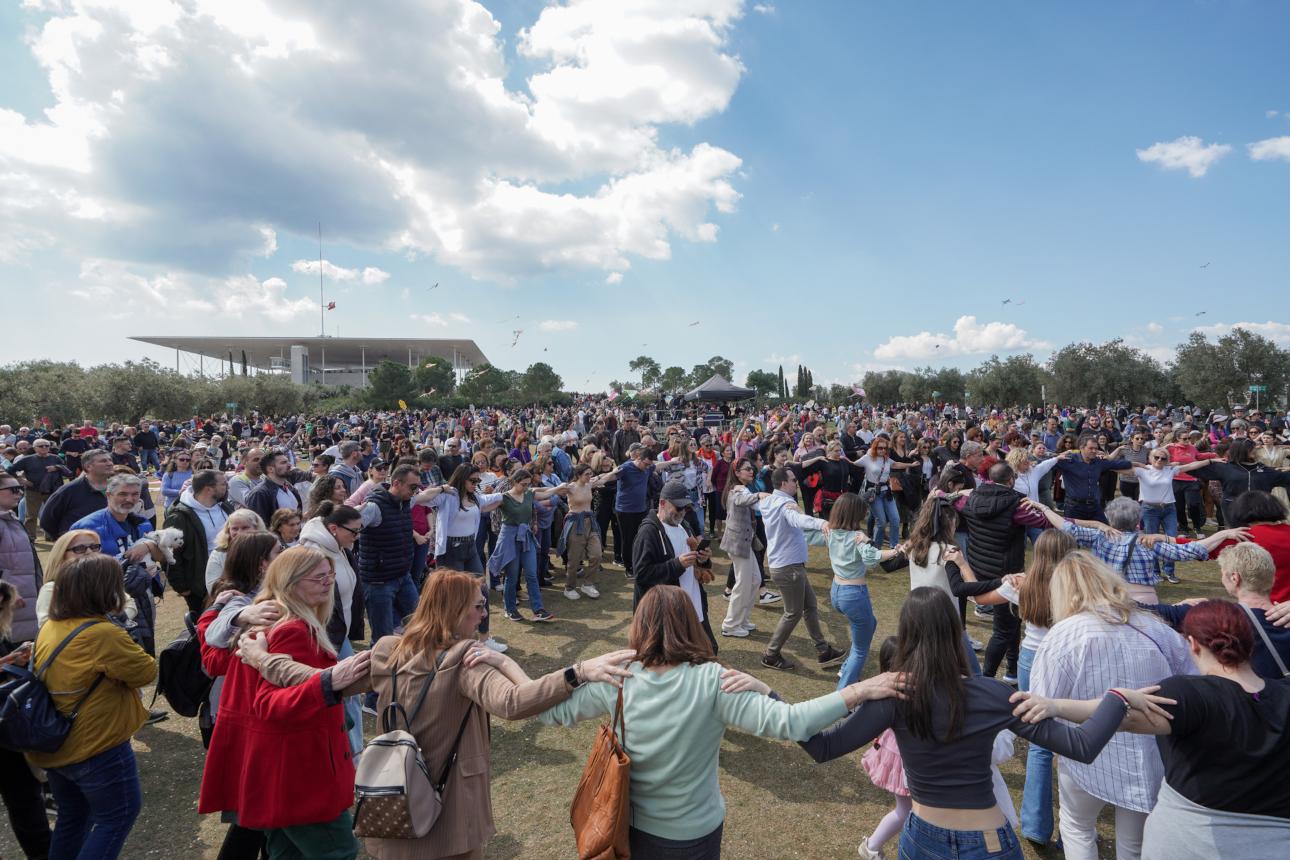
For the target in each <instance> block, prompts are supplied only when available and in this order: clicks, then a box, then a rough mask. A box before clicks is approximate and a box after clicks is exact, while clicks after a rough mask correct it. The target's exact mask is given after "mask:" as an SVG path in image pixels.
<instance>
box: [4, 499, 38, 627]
mask: <svg viewBox="0 0 1290 860" xmlns="http://www.w3.org/2000/svg"><path fill="white" fill-rule="evenodd" d="M0 578H2V579H4V581H5V582H8V583H9V584H10V585H12V586H13V587H14V589H15V590H16V591H17V592H18V596H19V597H21V598H22V599H23V601H25V602H26V604H27V605H26V606H23V607H20V608H17V609H15V610H14V613H13V629H12V630H10V632H9V641H10V642H13V643H15V644H17V643H20V642H34V641H35V639H36V630H37V627H38V625H37V623H36V595H37V594H39V593H40V586H41V585H42V584H43V582H44V575H43V572H42V571H41V568H40V559H39V558H38V557H37V556H36V547H35V545H34V544H32V542H31V538H29V537H28V536H27V530H26V529H25V528H23V526H22V521H21V520H19V519H18V515H17V514H16V513H15V512H14V511H0Z"/></svg>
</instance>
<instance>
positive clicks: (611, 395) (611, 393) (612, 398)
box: [608, 388, 618, 403]
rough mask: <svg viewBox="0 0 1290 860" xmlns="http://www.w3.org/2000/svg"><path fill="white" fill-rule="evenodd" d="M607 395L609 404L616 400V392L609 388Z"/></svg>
mask: <svg viewBox="0 0 1290 860" xmlns="http://www.w3.org/2000/svg"><path fill="white" fill-rule="evenodd" d="M608 394H609V402H610V403H613V402H614V401H615V400H617V399H618V392H617V391H614V390H613V389H612V388H611V389H609V391H608Z"/></svg>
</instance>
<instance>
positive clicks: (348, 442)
mask: <svg viewBox="0 0 1290 860" xmlns="http://www.w3.org/2000/svg"><path fill="white" fill-rule="evenodd" d="M0 456H2V457H3V464H2V465H3V471H0V633H3V652H4V653H3V656H2V657H0V663H2V664H5V665H9V664H13V665H28V664H29V665H30V666H31V667H32V669H33V670H34V671H37V673H38V674H40V675H41V678H42V679H43V682H44V684H45V685H46V686H47V687H48V689H49V691H50V694H51V695H52V696H53V699H54V702H55V704H56V706H57V708H58V709H59V710H60V711H61V712H62V713H64V714H66V715H69V716H71V717H72V718H73V722H72V728H71V732H70V734H69V735H68V736H67V739H66V741H65V742H64V743H63V745H62V746H61V747H59V748H58V749H57V750H56V751H54V752H34V751H24V750H13V749H0V759H2V760H0V774H2V776H0V797H3V800H4V803H5V806H6V809H7V812H8V815H9V820H10V823H11V825H12V829H13V833H14V836H15V838H16V840H17V842H18V843H19V845H20V846H21V848H22V850H23V851H24V852H25V853H26V855H27V856H28V857H52V858H72V857H84V858H110V857H115V856H118V855H119V854H120V853H121V851H122V847H123V846H124V844H125V841H126V839H127V837H128V834H129V832H130V829H131V827H132V826H133V823H134V821H135V819H136V817H137V816H138V814H139V811H140V809H141V807H142V804H143V803H144V801H145V799H144V798H143V796H142V791H141V782H140V777H139V771H138V766H137V764H136V762H135V758H134V752H133V747H132V744H131V739H132V738H133V736H134V735H135V734H136V733H137V732H138V731H140V729H141V728H142V727H143V726H144V725H146V724H148V723H155V722H157V721H160V720H163V719H167V718H168V717H169V716H170V714H169V712H167V711H166V710H164V709H155V710H153V709H150V708H149V707H146V706H145V705H144V703H143V699H142V697H141V695H140V693H141V690H142V689H143V688H145V687H148V686H151V685H153V684H154V683H156V682H157V671H158V669H157V667H158V664H157V660H156V656H157V651H158V648H157V642H156V607H157V603H158V601H159V600H160V599H161V598H162V596H163V595H165V594H167V593H168V592H173V593H174V594H175V595H176V596H178V597H180V598H182V600H183V601H184V604H185V608H186V609H187V610H188V612H189V621H190V624H191V628H192V630H193V636H194V637H195V638H194V640H193V641H194V642H195V643H196V645H197V646H198V647H199V648H200V657H201V670H200V671H201V672H202V673H204V674H203V677H204V678H206V679H207V681H208V683H209V684H210V686H209V691H208V692H207V693H205V694H204V695H203V697H202V698H203V701H202V702H201V703H200V708H199V709H198V716H197V719H198V721H199V725H200V728H201V735H202V739H203V742H204V744H205V745H206V746H207V748H208V749H207V755H206V759H205V767H204V771H203V773H202V774H201V775H200V784H201V788H200V800H199V811H200V812H202V813H219V814H220V815H221V816H222V817H223V819H224V820H225V821H227V823H228V829H227V831H226V833H225V837H224V841H223V844H222V846H221V849H220V854H219V856H220V857H221V858H257V857H261V856H267V857H273V858H295V857H300V858H338V860H339V858H353V857H356V856H357V855H358V853H359V851H360V843H359V839H358V837H356V836H355V820H354V818H353V817H352V816H351V810H352V809H354V804H355V788H356V770H355V765H356V763H358V762H361V761H362V760H363V756H364V755H368V754H370V753H367V752H365V742H366V741H369V740H371V735H372V731H371V730H370V728H369V730H368V731H367V733H366V734H365V732H364V713H366V714H367V715H369V717H377V716H380V717H381V718H382V720H383V721H385V720H388V719H389V717H390V714H391V713H395V712H399V713H402V715H403V719H404V721H405V723H404V725H405V726H406V728H407V731H408V732H409V734H410V736H411V737H412V738H413V739H414V740H415V745H416V748H417V751H418V754H419V755H420V757H421V758H422V759H423V761H424V767H425V768H426V770H427V773H428V774H440V773H442V775H443V776H442V783H441V784H440V785H439V786H437V787H438V788H439V789H440V793H441V796H442V810H441V812H440V814H439V816H438V818H437V819H434V823H433V826H431V827H429V829H428V830H427V831H425V832H424V833H423V834H422V835H416V834H414V833H408V834H406V835H404V836H402V837H397V836H391V835H380V836H373V835H370V832H371V831H365V832H367V833H368V834H369V835H365V836H364V837H363V845H362V848H363V850H366V851H367V852H368V853H369V854H371V855H373V856H376V857H391V858H402V857H419V858H420V857H426V858H482V857H483V853H484V848H485V846H486V844H487V843H488V840H489V839H490V838H491V837H492V836H493V835H494V833H495V831H496V827H495V824H494V819H493V810H492V805H491V800H490V793H489V782H490V757H489V729H488V726H489V718H490V716H496V717H499V718H502V719H507V720H521V719H528V718H537V719H539V720H540V721H542V722H543V723H546V724H549V725H571V724H573V723H576V722H578V721H582V720H587V719H592V718H595V717H599V716H606V715H615V714H617V716H618V717H620V718H621V720H622V722H623V724H624V725H626V726H627V727H629V728H628V729H627V731H625V732H624V733H623V735H622V738H621V743H622V745H623V748H624V749H625V751H626V752H627V753H628V755H629V756H630V758H631V781H630V831H629V834H628V837H627V838H628V840H629V844H630V852H631V855H632V856H634V857H636V858H647V859H648V858H673V860H681V858H696V860H697V858H715V857H719V856H720V853H721V843H722V834H723V826H724V821H725V802H724V799H723V797H722V794H721V790H720V787H719V784H718V777H717V774H718V765H719V750H720V745H721V738H722V736H723V734H724V732H725V731H726V729H727V728H728V727H735V728H738V729H741V730H743V731H745V732H750V733H753V734H757V735H762V736H766V737H773V738H780V739H784V740H794V741H797V742H799V744H800V745H801V746H802V748H803V749H804V750H805V751H806V753H807V754H808V755H810V756H811V757H812V758H813V759H815V760H816V761H821V762H822V761H827V760H831V759H834V758H837V757H840V756H843V755H846V754H847V753H849V752H852V751H856V750H861V749H865V748H867V752H865V753H864V756H863V767H864V772H865V773H866V774H867V775H868V777H869V779H870V780H871V781H872V782H873V783H874V785H875V786H876V787H877V788H878V789H880V790H882V791H885V792H889V793H891V794H892V795H893V806H894V808H893V809H892V811H891V813H890V814H888V815H887V816H886V817H884V818H883V819H881V820H880V821H877V822H871V823H870V824H872V830H871V832H870V835H869V836H868V837H867V838H865V839H863V840H862V841H861V843H860V845H859V852H860V855H861V856H862V857H881V856H884V853H883V852H884V851H885V850H886V846H887V845H888V844H889V843H890V842H891V841H892V840H893V839H896V838H897V836H898V837H899V843H900V847H899V853H900V856H901V857H910V858H921V857H931V858H963V860H969V858H985V857H988V858H995V857H1007V858H1018V857H1021V856H1022V855H1021V843H1022V841H1023V840H1029V841H1030V842H1032V843H1034V844H1036V845H1048V844H1050V843H1052V842H1053V841H1054V839H1056V841H1057V842H1059V843H1060V844H1061V845H1062V847H1063V849H1064V851H1065V856H1067V857H1068V858H1079V860H1086V858H1088V860H1091V858H1096V857H1097V856H1098V847H1097V820H1098V817H1099V815H1100V814H1101V813H1102V811H1103V810H1104V809H1106V808H1107V807H1108V806H1109V807H1112V808H1113V810H1114V819H1115V828H1114V832H1115V842H1116V854H1117V857H1120V858H1135V857H1149V858H1156V857H1170V858H1189V857H1197V858H1200V857H1205V858H1210V857H1232V858H1238V857H1239V858H1260V857H1273V856H1279V855H1280V853H1281V852H1283V851H1284V847H1283V846H1284V845H1285V844H1287V842H1286V840H1287V837H1290V789H1287V788H1286V786H1285V782H1284V780H1282V779H1281V778H1280V775H1281V773H1282V771H1283V770H1284V768H1285V767H1286V766H1288V765H1290V735H1288V734H1287V733H1288V732H1290V686H1287V683H1290V682H1287V680H1286V679H1287V678H1288V677H1290V669H1287V665H1288V664H1290V524H1287V522H1286V520H1287V516H1288V512H1290V509H1288V508H1287V500H1286V489H1287V488H1290V470H1288V469H1287V467H1288V466H1290V431H1288V428H1287V421H1286V414H1285V413H1284V412H1283V411H1282V412H1279V411H1259V410H1251V409H1248V408H1247V407H1245V406H1243V405H1239V404H1237V405H1236V406H1234V407H1233V408H1232V409H1231V410H1230V414H1227V413H1226V412H1225V413H1217V412H1201V411H1196V410H1194V409H1192V408H1190V407H1174V406H1172V405H1168V406H1154V405H1149V406H1145V407H1142V408H1139V409H1136V410H1133V409H1130V408H1128V407H1125V406H1118V407H1113V408H1099V409H1060V408H1052V407H1049V408H1034V409H1030V408H1011V409H987V410H972V409H969V408H965V407H955V406H945V405H923V406H919V407H915V406H897V407H892V408H885V409H884V408H875V407H873V406H869V405H867V404H863V403H859V402H857V403H855V404H853V405H850V406H841V407H831V408H816V407H815V405H814V404H780V405H771V406H764V407H748V408H734V407H731V406H726V407H724V409H714V410H713V411H712V412H710V413H709V412H704V411H702V410H696V409H693V408H690V409H685V408H678V409H673V408H671V407H670V406H669V404H666V403H663V402H659V403H655V404H638V405H635V406H625V405H623V404H622V403H621V402H616V401H615V400H613V399H607V398H603V397H597V398H592V397H587V398H582V399H580V400H578V401H577V402H576V403H575V404H573V405H571V406H563V407H533V408H529V409H515V410H503V409H492V408H473V407H472V408H470V409H462V410H448V411H437V410H431V411H420V412H414V411H406V410H404V411H399V412H379V411H373V412H367V413H345V414H336V415H318V416H302V415H296V416H263V415H259V414H255V413H252V414H248V415H246V416H241V415H224V416H218V417H197V418H193V419H190V420H182V421H179V420H151V419H144V420H141V421H139V422H138V423H137V424H134V425H121V424H107V423H98V424H96V423H95V422H93V421H92V420H86V421H84V422H83V423H81V424H79V425H69V426H68V427H66V428H56V427H51V426H48V425H35V426H20V427H18V428H17V430H16V431H15V430H14V428H13V427H12V426H11V425H0ZM46 542H48V543H50V544H52V545H51V546H49V547H46V546H45V543H46ZM811 545H818V546H820V547H822V548H823V549H824V553H823V555H817V556H816V558H817V559H819V558H824V557H826V558H827V566H828V568H829V572H830V573H831V582H830V583H829V592H828V606H827V611H832V612H836V613H838V615H839V616H840V617H841V618H842V619H843V620H844V621H845V628H846V629H847V630H848V631H849V633H850V642H831V641H829V638H828V636H827V635H826V625H825V624H824V623H822V614H821V613H822V611H825V610H826V607H824V606H822V603H821V601H820V599H819V598H818V597H817V594H816V591H815V588H814V587H813V585H812V582H811V571H812V569H816V570H818V571H819V572H823V570H824V568H823V565H822V563H821V562H819V561H816V562H812V557H811V555H810V551H809V548H810V546H811ZM42 553H43V554H44V563H43V564H42V560H41V556H42ZM1208 559H1217V562H1218V565H1219V568H1220V570H1221V575H1222V585H1223V587H1224V588H1225V589H1226V591H1227V592H1228V595H1229V597H1230V599H1227V600H1213V599H1209V600H1203V599H1199V598H1192V599H1185V600H1180V601H1175V602H1173V603H1172V604H1170V603H1166V602H1164V601H1163V600H1162V598H1161V596H1160V594H1159V592H1158V586H1159V585H1160V583H1161V582H1162V581H1167V582H1170V583H1179V582H1185V581H1186V580H1187V578H1188V576H1189V575H1188V573H1187V565H1188V563H1189V562H1193V561H1201V560H1208ZM718 565H719V566H720V567H722V568H725V571H724V572H725V574H726V575H725V579H724V588H722V582H721V580H720V579H719V577H718V575H717V569H718ZM877 565H881V566H882V567H883V569H884V570H886V571H888V572H895V571H903V570H906V569H907V570H908V577H909V589H910V590H909V594H908V596H907V598H906V599H905V600H904V602H903V606H902V608H901V610H900V613H899V618H898V619H897V632H896V635H895V636H894V637H892V638H891V639H889V640H887V641H885V642H882V643H880V645H879V648H878V655H877V657H878V659H877V661H876V662H877V664H878V665H877V667H873V666H871V664H870V659H869V658H870V651H871V649H872V648H873V638H874V636H875V632H876V630H877V627H878V623H877V617H876V614H875V610H874V602H873V600H872V599H871V597H870V593H869V586H868V584H867V579H866V574H867V571H869V570H870V569H872V568H873V567H875V566H877ZM618 590H621V591H622V592H623V593H624V594H625V593H627V592H630V594H631V597H632V601H631V602H632V610H633V612H632V620H631V624H630V630H629V633H628V636H627V639H626V641H625V642H623V643H621V644H622V645H623V647H622V648H621V649H620V650H615V651H612V652H609V653H606V654H604V655H601V656H599V657H596V658H594V659H589V660H582V661H580V662H576V663H574V664H573V665H570V666H568V667H567V668H564V669H561V670H558V671H556V672H552V673H550V674H548V675H545V676H543V677H541V678H538V679H536V680H534V679H531V678H529V676H528V675H527V674H526V673H525V671H524V669H523V667H522V666H521V665H520V664H519V663H518V662H516V661H515V660H514V659H512V658H511V657H510V656H508V655H507V654H506V652H507V650H508V646H507V644H506V642H505V641H504V633H505V630H504V629H499V627H500V626H501V625H499V624H497V623H495V622H494V619H493V618H492V612H493V608H494V607H495V606H497V605H499V604H500V610H498V611H499V613H500V615H501V616H502V619H504V621H502V625H506V624H510V625H528V624H534V625H543V626H545V625H550V626H551V628H553V629H559V626H560V621H561V617H562V616H564V615H566V614H567V615H568V616H570V617H577V616H579V615H581V614H584V612H585V611H586V610H584V608H583V607H584V605H585V604H583V603H581V601H594V600H597V599H599V598H600V597H601V596H602V595H603V594H605V593H606V592H607V591H618ZM494 593H496V596H494ZM718 594H720V595H721V597H723V598H724V600H725V607H724V610H723V609H721V608H719V607H717V606H715V605H714V603H715V600H716V599H717V596H718ZM525 604H526V605H525ZM759 604H760V605H762V606H766V607H771V608H772V609H775V610H778V611H779V612H780V615H779V618H778V621H777V623H776V624H775V626H774V628H773V629H772V630H769V631H766V632H764V633H758V630H757V627H756V625H755V624H754V623H753V622H752V617H753V613H752V609H753V607H754V606H756V605H759ZM969 606H971V607H972V610H971V611H972V612H974V613H976V614H979V615H981V616H983V617H985V618H988V619H989V623H990V627H991V635H990V637H989V640H988V642H984V643H983V642H979V641H977V640H975V639H973V638H972V637H971V636H970V635H969V633H968V627H967V624H966V622H967V617H968V616H967V613H968V611H969ZM714 613H715V614H716V616H717V617H716V619H715V620H714V619H713V617H712V616H713V614H714ZM799 623H804V627H805V631H806V633H807V635H808V636H809V638H810V640H811V643H812V645H813V647H814V653H815V665H816V668H817V670H818V669H826V670H827V671H828V672H829V673H830V675H829V677H830V678H831V677H832V674H831V673H832V672H833V671H835V670H836V672H837V684H836V690H835V692H832V693H829V694H827V695H823V696H820V697H819V698H816V699H812V700H809V701H805V702H800V703H795V704H790V703H787V702H784V701H782V700H781V699H780V697H779V696H777V695H776V694H775V693H774V692H772V690H771V688H770V686H769V684H768V683H767V681H768V680H770V679H771V678H773V677H774V674H773V673H774V672H795V671H798V670H799V669H800V667H799V666H798V664H797V663H796V662H795V661H794V660H793V659H791V658H790V657H789V656H788V655H787V654H786V653H785V651H786V645H788V644H789V643H790V641H791V638H792V636H793V633H794V631H795V630H796V629H797V627H798V625H799ZM537 629H541V628H540V627H539V628H537ZM755 634H756V638H757V640H758V641H759V642H760V641H761V640H763V639H764V647H762V648H761V656H760V666H761V667H764V668H765V669H767V670H771V671H770V672H769V673H763V672H761V671H760V670H759V671H758V672H757V673H755V674H753V673H745V672H741V671H737V670H734V669H730V668H723V667H722V665H721V664H720V663H718V661H717V655H718V653H719V651H720V647H721V644H722V642H723V640H731V639H734V640H747V639H749V638H750V637H753V636H754V635H755ZM978 653H979V656H978ZM875 668H876V669H877V671H874V669H875ZM867 672H868V677H866V673H867ZM42 673H43V674H42ZM758 675H764V677H757V676H758ZM203 689H205V688H203ZM392 706H396V707H392ZM387 729H388V726H387ZM378 733H379V732H378ZM1016 737H1020V738H1023V739H1025V740H1026V741H1027V742H1028V745H1027V753H1026V769H1025V773H1026V776H1025V785H1024V790H1023V793H1022V803H1021V808H1020V811H1019V812H1018V810H1016V809H1015V808H1014V805H1013V801H1012V797H1011V794H1010V793H1009V792H1008V791H1007V789H1006V786H1004V784H1003V782H1002V778H1001V777H1000V775H999V770H998V766H999V764H1000V763H1001V762H1003V761H1006V760H1007V759H1009V758H1011V756H1012V755H1013V740H1014V739H1015V738H1016ZM1054 770H1056V774H1055V777H1056V780H1055V781H1056V795H1055V796H1054V790H1053V787H1054ZM197 778H198V777H197V776H196V775H195V776H194V779H197ZM359 788H360V789H362V786H361V785H360V786H359ZM362 796H363V795H362V792H361V790H360V797H362ZM1054 801H1056V803H1055V802H1054ZM363 802H366V801H363ZM1055 807H1056V809H1055ZM358 809H359V812H360V814H361V803H360V805H359V807H358ZM51 813H52V814H54V815H55V816H56V817H55V824H54V826H53V827H52V829H51V827H50V825H49V818H48V815H49V814H51ZM359 830H363V827H361V826H360V827H359Z"/></svg>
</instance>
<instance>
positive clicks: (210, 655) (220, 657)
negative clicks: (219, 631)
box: [197, 606, 233, 678]
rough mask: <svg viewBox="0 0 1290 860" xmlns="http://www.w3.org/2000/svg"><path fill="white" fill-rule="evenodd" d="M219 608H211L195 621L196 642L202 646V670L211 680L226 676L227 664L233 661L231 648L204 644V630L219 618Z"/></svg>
mask: <svg viewBox="0 0 1290 860" xmlns="http://www.w3.org/2000/svg"><path fill="white" fill-rule="evenodd" d="M219 613H220V607H216V606H213V607H211V608H210V609H207V610H206V611H205V612H203V613H202V615H201V617H200V618H198V619H197V641H198V642H199V643H201V646H202V668H203V669H205V670H206V674H207V675H209V676H210V677H212V678H222V677H224V676H225V675H226V674H228V664H229V663H230V662H232V660H233V649H232V648H216V647H214V646H213V645H207V644H206V630H207V629H208V628H209V627H210V626H211V624H213V623H214V622H215V619H216V618H219Z"/></svg>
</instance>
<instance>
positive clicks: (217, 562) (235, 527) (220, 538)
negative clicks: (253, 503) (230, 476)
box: [206, 508, 267, 594]
mask: <svg viewBox="0 0 1290 860" xmlns="http://www.w3.org/2000/svg"><path fill="white" fill-rule="evenodd" d="M262 531H267V529H266V528H265V525H264V520H262V519H260V515H259V514H257V513H256V512H255V511H253V510H251V509H250V508H238V509H237V510H236V511H234V512H233V513H231V514H229V515H228V519H227V520H225V521H224V525H223V527H222V528H220V530H219V532H218V533H217V534H216V535H215V546H214V547H212V548H211V554H210V558H208V559H207V560H206V592H207V593H208V594H209V593H210V588H211V586H212V585H214V584H215V582H216V581H217V580H218V579H219V578H220V577H221V576H222V575H223V574H224V560H225V559H226V558H228V547H229V544H230V543H232V542H233V539H234V538H236V537H237V536H238V535H243V534H247V533H248V532H262Z"/></svg>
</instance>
